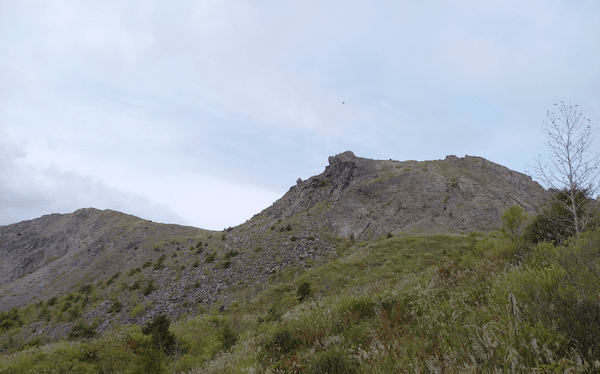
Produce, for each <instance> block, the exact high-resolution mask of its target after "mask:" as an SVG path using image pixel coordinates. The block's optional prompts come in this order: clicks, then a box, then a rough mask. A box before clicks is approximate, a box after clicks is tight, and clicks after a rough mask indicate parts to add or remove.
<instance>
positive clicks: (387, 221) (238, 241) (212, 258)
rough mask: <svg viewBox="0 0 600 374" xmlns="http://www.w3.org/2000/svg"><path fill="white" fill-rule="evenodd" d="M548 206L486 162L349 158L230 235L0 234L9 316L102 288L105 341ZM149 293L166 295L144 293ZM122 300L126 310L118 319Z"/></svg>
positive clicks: (14, 229) (64, 224)
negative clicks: (411, 242) (514, 208)
mask: <svg viewBox="0 0 600 374" xmlns="http://www.w3.org/2000/svg"><path fill="white" fill-rule="evenodd" d="M548 199H549V193H548V192H547V191H546V190H544V189H543V188H542V187H541V186H540V185H539V184H537V183H536V182H534V181H533V180H532V179H531V178H530V177H528V176H526V175H524V174H521V173H518V172H515V171H512V170H509V169H507V168H505V167H503V166H501V165H498V164H495V163H493V162H490V161H487V160H485V159H483V158H479V157H471V156H465V157H464V158H458V157H456V156H448V157H446V159H444V160H436V161H421V162H417V161H392V160H389V161H387V160H371V159H366V158H360V157H356V156H355V155H354V154H353V153H352V152H350V151H348V152H344V153H341V154H338V155H336V156H332V157H330V158H329V165H328V166H327V167H326V168H325V170H324V172H323V173H321V174H319V175H316V176H313V177H311V178H308V179H307V180H304V181H303V180H300V179H299V180H298V181H297V183H296V185H294V186H292V187H290V189H289V191H288V192H287V193H286V194H285V195H284V196H282V197H281V198H280V199H279V200H277V201H276V202H275V203H274V204H273V205H272V206H270V207H268V208H267V209H265V210H263V211H262V212H259V213H258V214H256V215H255V216H254V217H252V218H251V219H249V220H248V221H246V222H245V223H243V224H241V225H239V226H236V227H233V228H229V229H227V230H224V231H222V232H216V231H208V230H202V229H198V228H193V227H186V226H178V225H166V224H157V223H152V222H150V221H146V220H143V219H141V218H137V217H133V216H130V215H126V214H123V213H119V212H114V211H110V210H105V211H99V210H96V209H81V210H78V211H76V212H74V213H72V214H67V215H49V216H44V217H41V218H38V219H35V220H31V221H24V222H20V223H17V224H13V225H8V226H0V255H1V256H2V258H3V262H2V266H0V300H2V303H1V306H0V309H1V310H8V309H10V308H12V307H20V306H24V305H27V304H29V303H35V302H39V301H44V300H48V299H50V298H51V297H56V296H60V295H64V294H67V293H70V292H73V291H75V290H77V289H78V288H79V287H81V286H82V285H85V284H92V285H95V286H96V287H97V288H98V289H100V290H101V295H104V296H98V297H99V298H100V299H99V300H98V302H97V303H96V304H94V305H93V306H92V307H90V308H91V309H88V310H86V311H85V313H84V315H83V316H84V318H87V319H96V320H98V319H99V320H100V321H101V323H100V326H99V330H100V331H104V330H106V329H108V328H110V326H113V325H115V324H130V323H136V324H143V323H146V322H147V321H148V320H149V319H151V318H153V317H154V316H156V315H158V314H160V313H164V314H167V315H169V316H170V317H171V318H177V317H179V316H181V315H183V314H194V313H197V311H198V306H202V307H209V306H211V305H214V304H217V305H222V307H223V308H226V307H227V305H228V304H229V303H231V302H232V300H233V297H234V295H235V294H236V293H238V292H239V291H240V290H247V291H248V292H249V293H248V294H249V295H250V296H248V297H251V296H252V295H253V294H255V293H257V292H260V291H261V290H264V289H265V287H268V285H269V282H270V281H271V280H273V279H275V278H276V277H278V276H285V274H286V273H289V272H292V273H298V272H301V271H305V270H308V269H311V268H314V266H317V265H318V264H320V263H323V262H324V261H327V260H328V259H333V258H336V257H337V256H338V254H339V251H340V250H342V248H343V246H344V245H346V244H345V243H346V242H348V241H351V242H354V241H357V242H358V241H370V240H377V239H378V238H382V237H384V236H387V235H415V234H416V235H418V234H424V233H451V234H467V233H469V232H471V231H473V230H475V231H490V230H494V229H497V228H498V227H499V226H500V225H501V219H500V215H501V214H502V212H503V210H504V209H506V208H508V207H509V206H511V205H521V206H523V207H524V209H525V210H526V211H527V212H529V213H532V214H535V213H536V212H539V211H540V210H541V207H542V205H543V204H544V203H545V202H546V201H548ZM19 234H20V235H19ZM160 258H163V260H159V259H160ZM161 261H163V262H161ZM159 263H160V264H159ZM158 265H160V266H158ZM111 279H115V282H114V284H110V280H111ZM136 282H137V284H138V286H137V288H136ZM152 282H153V283H152ZM148 284H154V285H155V288H156V290H153V291H151V292H150V293H149V294H145V293H144V295H142V293H141V290H140V289H139V287H140V285H141V286H142V287H143V286H144V285H146V286H147V285H148ZM98 292H100V291H98ZM109 295H112V296H110V297H109ZM117 301H118V302H119V303H120V304H121V305H122V306H123V310H122V311H120V312H111V307H112V305H113V304H115V303H116V302H117ZM136 308H137V309H136ZM138 310H139V312H136V311H138ZM65 313H67V312H65ZM36 329H37V330H36ZM48 329H49V327H44V328H42V327H41V326H37V327H36V328H34V329H32V332H31V333H32V334H35V333H34V332H33V331H44V330H45V331H48ZM54 329H55V333H54V334H55V335H57V336H59V335H60V334H63V333H64V331H65V328H64V326H63V327H61V328H58V327H56V328H54Z"/></svg>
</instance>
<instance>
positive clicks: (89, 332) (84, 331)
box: [68, 322, 98, 340]
mask: <svg viewBox="0 0 600 374" xmlns="http://www.w3.org/2000/svg"><path fill="white" fill-rule="evenodd" d="M97 328H98V326H97V325H88V324H85V323H83V322H80V323H77V324H75V325H73V327H72V328H71V332H69V335H68V337H69V339H71V340H76V339H93V338H95V337H97V336H98V331H97Z"/></svg>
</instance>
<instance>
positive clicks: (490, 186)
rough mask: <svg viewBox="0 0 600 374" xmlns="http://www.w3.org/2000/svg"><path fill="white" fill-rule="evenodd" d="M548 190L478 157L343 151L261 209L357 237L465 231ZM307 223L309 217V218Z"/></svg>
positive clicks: (535, 201)
mask: <svg viewBox="0 0 600 374" xmlns="http://www.w3.org/2000/svg"><path fill="white" fill-rule="evenodd" d="M549 196H550V195H549V193H548V192H547V191H546V190H545V189H544V188H542V187H541V186H540V185H539V184H538V183H536V182H534V181H533V180H532V179H531V177H529V176H527V175H524V174H521V173H518V172H515V171H512V170H509V169H507V168H506V167H504V166H501V165H498V164H495V163H493V162H490V161H488V160H486V159H483V158H481V157H470V156H465V157H464V158H458V157H456V156H447V157H446V159H445V160H438V161H424V162H417V161H404V162H399V161H392V160H390V161H384V160H370V159H365V158H360V157H356V156H355V155H354V154H353V153H352V152H350V151H348V152H344V153H341V154H339V155H337V156H335V157H330V158H329V166H327V168H326V169H325V171H324V172H323V173H322V174H320V175H317V176H314V177H312V178H309V179H308V180H306V181H302V180H298V183H297V185H296V186H293V187H292V188H290V190H289V191H288V193H286V194H285V196H283V198H281V199H280V200H278V201H277V202H276V203H275V204H274V205H273V206H271V207H270V208H268V209H266V210H265V212H264V214H265V215H266V216H269V217H273V218H278V219H290V218H292V217H295V216H297V215H299V214H301V213H304V212H306V213H312V214H311V216H310V217H311V218H310V219H307V220H306V221H310V222H312V225H316V226H324V227H327V228H328V229H330V230H331V231H332V232H333V234H334V235H336V236H340V237H344V238H350V237H351V236H352V237H353V238H354V239H356V240H369V239H376V238H378V237H381V236H383V235H387V234H388V233H392V234H396V233H400V232H406V233H442V232H443V233H467V232H470V231H489V230H493V229H496V228H498V227H499V226H501V225H502V220H501V219H500V216H501V214H502V213H503V212H504V210H505V209H506V208H508V207H510V206H512V205H520V206H522V207H523V208H524V209H525V211H527V212H528V213H530V214H536V213H539V212H540V207H541V206H542V204H544V203H545V202H547V201H548V199H549ZM307 224H308V222H307Z"/></svg>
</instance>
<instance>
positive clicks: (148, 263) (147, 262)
mask: <svg viewBox="0 0 600 374" xmlns="http://www.w3.org/2000/svg"><path fill="white" fill-rule="evenodd" d="M150 266H152V261H146V262H144V265H142V269H145V268H149V267H150Z"/></svg>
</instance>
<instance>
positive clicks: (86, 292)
mask: <svg viewBox="0 0 600 374" xmlns="http://www.w3.org/2000/svg"><path fill="white" fill-rule="evenodd" d="M93 290H94V286H93V285H91V284H86V285H84V286H81V288H79V292H80V293H82V294H84V295H86V296H89V295H90V294H91V293H92V291H93Z"/></svg>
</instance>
